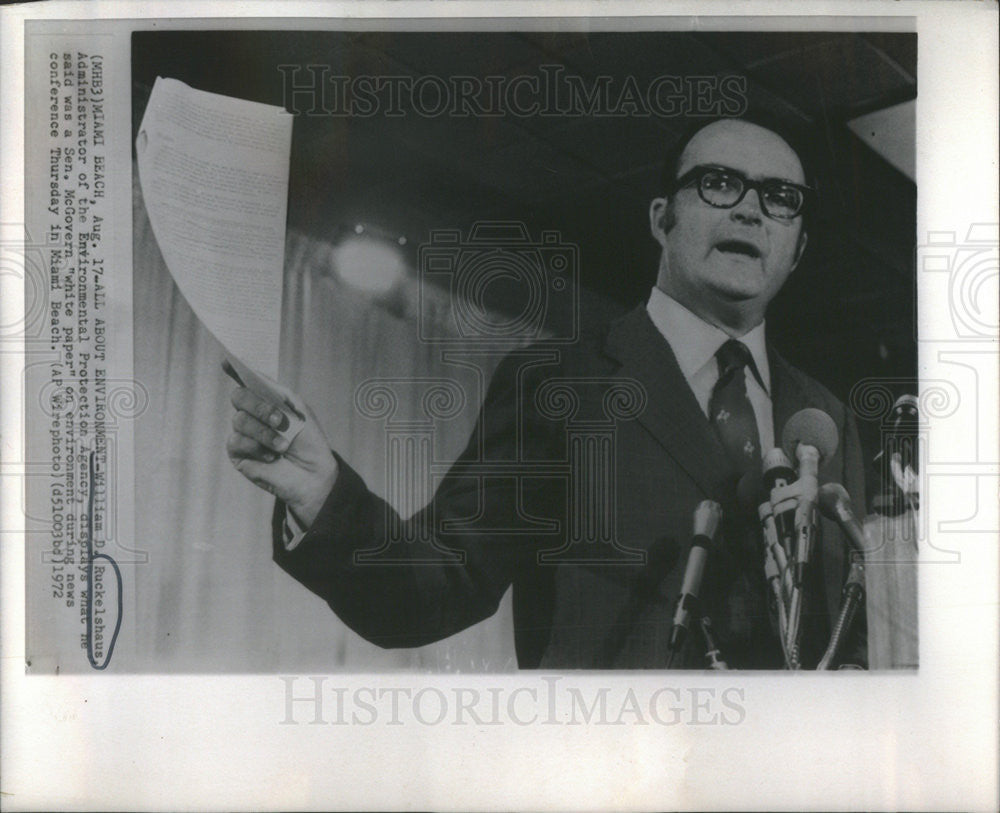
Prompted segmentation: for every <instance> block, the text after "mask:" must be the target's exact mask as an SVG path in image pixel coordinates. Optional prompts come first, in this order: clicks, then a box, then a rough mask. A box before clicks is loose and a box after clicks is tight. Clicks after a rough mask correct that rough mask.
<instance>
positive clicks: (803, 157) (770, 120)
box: [660, 110, 817, 226]
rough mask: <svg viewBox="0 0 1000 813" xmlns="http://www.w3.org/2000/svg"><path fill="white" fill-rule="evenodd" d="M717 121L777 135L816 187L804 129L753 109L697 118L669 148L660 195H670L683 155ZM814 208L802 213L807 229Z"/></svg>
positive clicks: (812, 159) (812, 185)
mask: <svg viewBox="0 0 1000 813" xmlns="http://www.w3.org/2000/svg"><path fill="white" fill-rule="evenodd" d="M717 121H745V122H747V123H749V124H756V125H757V126H758V127H762V128H764V129H765V130H770V131H771V132H772V133H774V134H775V135H777V136H779V137H781V138H782V139H783V140H784V141H785V143H786V144H788V146H789V147H791V148H792V150H793V151H794V152H795V154H796V155H797V156H798V157H799V161H800V163H801V164H802V171H803V173H804V177H805V179H806V185H807V186H810V187H812V188H813V189H816V188H817V187H816V177H815V174H814V157H813V155H812V150H811V149H810V139H808V138H807V137H806V134H805V131H804V129H803V128H802V127H801V126H798V125H796V124H793V123H792V122H790V121H788V120H786V119H783V118H781V117H779V116H775V115H773V114H771V113H767V112H765V111H761V110H754V111H748V112H746V113H744V114H743V115H741V116H713V117H711V118H704V119H697V120H695V121H694V122H692V123H691V124H690V125H689V126H688V127H687V129H685V130H684V132H683V133H681V135H680V137H679V138H678V139H677V140H676V141H675V142H674V143H673V144H671V145H670V147H669V149H668V150H667V152H666V155H665V156H664V159H663V168H662V171H661V173H660V192H661V194H668V193H670V192H672V191H673V185H674V181H676V180H677V173H678V169H679V168H680V162H681V156H682V155H683V154H684V150H686V149H687V146H688V144H690V143H691V140H692V139H693V138H694V137H695V136H696V135H698V133H700V132H701V131H702V130H704V129H705V128H706V127H708V126H709V125H710V124H715V123H716V122H717ZM814 198H815V196H814ZM810 203H811V204H812V207H814V206H815V205H816V201H815V199H814V200H812V201H810ZM812 207H810V206H808V205H807V206H806V209H805V211H804V212H803V215H802V224H803V226H808V225H809V220H810V218H811V216H813V215H815V211H812V212H810V208H812Z"/></svg>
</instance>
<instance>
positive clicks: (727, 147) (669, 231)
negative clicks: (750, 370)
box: [650, 120, 805, 331]
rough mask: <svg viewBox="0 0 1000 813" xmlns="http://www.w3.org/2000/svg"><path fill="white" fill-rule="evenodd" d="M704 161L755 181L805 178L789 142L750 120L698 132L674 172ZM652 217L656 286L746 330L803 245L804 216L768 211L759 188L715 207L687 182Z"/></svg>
mask: <svg viewBox="0 0 1000 813" xmlns="http://www.w3.org/2000/svg"><path fill="white" fill-rule="evenodd" d="M703 164H711V165H716V166H723V167H728V168H730V169H735V170H739V171H740V172H742V173H743V174H744V175H745V176H746V177H748V178H750V179H751V180H760V179H763V178H780V179H782V180H786V181H791V182H793V183H797V184H804V183H805V178H804V173H803V170H802V164H801V162H800V161H799V158H798V156H797V155H796V154H795V152H794V151H793V150H792V148H791V147H789V146H788V144H787V143H786V142H785V141H784V140H783V139H782V138H781V137H780V136H778V135H777V134H775V133H773V132H771V131H770V130H765V129H764V128H762V127H758V126H757V125H755V124H751V123H749V122H745V121H738V120H733V121H719V122H715V123H713V124H710V125H709V126H708V127H706V128H705V129H704V130H701V131H700V132H698V133H697V134H696V135H695V137H694V138H693V139H692V140H691V142H690V143H689V144H688V145H687V147H686V149H685V150H684V153H683V154H682V155H681V159H680V165H679V167H678V172H677V177H680V176H681V175H683V174H684V173H685V172H687V171H688V170H689V169H692V168H693V167H696V166H699V165H703ZM650 218H651V226H652V229H653V234H654V236H655V237H656V239H657V240H658V241H659V243H660V244H661V245H662V246H663V258H662V260H661V264H660V273H659V279H658V280H657V284H658V285H659V287H660V288H662V289H663V290H664V291H665V292H666V293H668V294H669V295H671V296H672V297H673V298H674V299H676V300H677V301H678V302H680V303H681V304H682V305H684V306H685V307H687V308H688V309H689V310H691V311H693V312H694V313H696V314H698V315H699V316H701V317H702V318H703V319H705V320H706V321H709V322H711V323H713V324H717V325H719V326H720V327H724V328H725V327H729V328H735V329H737V330H740V331H745V330H749V329H750V328H752V327H754V326H755V325H756V324H758V323H759V322H760V321H761V320H762V319H763V318H764V311H765V310H766V308H767V305H768V303H769V302H770V301H771V300H772V299H773V298H774V296H775V295H776V294H777V293H778V291H779V290H780V289H781V286H782V285H783V284H784V283H785V280H786V279H787V278H788V275H789V274H791V272H792V269H794V268H795V266H796V264H797V263H798V261H799V257H800V256H801V255H802V250H803V249H804V248H805V232H803V230H802V217H801V216H799V217H796V218H794V219H792V220H776V219H774V218H772V217H769V216H768V215H766V214H764V211H763V209H762V208H761V205H760V198H759V197H758V192H757V190H755V189H751V190H748V191H747V192H746V194H745V195H744V197H743V200H741V201H740V202H739V203H738V204H737V205H736V206H734V207H733V208H731V209H718V208H715V207H713V206H710V205H709V204H707V203H705V202H704V201H703V200H702V199H701V198H700V197H699V195H698V190H697V189H696V188H695V187H694V186H689V187H686V188H684V189H680V190H678V191H677V192H676V193H675V194H674V199H673V200H672V201H667V200H666V199H665V198H657V199H656V200H654V201H653V203H652V206H651V207H650ZM671 223H672V225H671Z"/></svg>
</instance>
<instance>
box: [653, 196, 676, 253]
mask: <svg viewBox="0 0 1000 813" xmlns="http://www.w3.org/2000/svg"><path fill="white" fill-rule="evenodd" d="M673 225H674V212H673V207H672V206H671V205H670V201H669V200H667V199H666V198H653V200H652V201H651V202H650V204H649V231H650V233H651V234H652V235H653V238H654V239H655V240H656V242H657V243H659V244H660V245H661V246H663V245H665V244H666V239H667V232H668V231H670V229H671V228H672V227H673Z"/></svg>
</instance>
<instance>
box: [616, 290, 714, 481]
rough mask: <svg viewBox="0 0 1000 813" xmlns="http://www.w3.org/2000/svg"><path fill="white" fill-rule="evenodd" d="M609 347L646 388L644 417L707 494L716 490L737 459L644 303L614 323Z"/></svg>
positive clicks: (627, 372) (622, 371)
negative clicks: (710, 420) (728, 451)
mask: <svg viewBox="0 0 1000 813" xmlns="http://www.w3.org/2000/svg"><path fill="white" fill-rule="evenodd" d="M605 352H606V353H607V354H608V355H609V356H611V357H612V358H614V359H616V360H617V361H618V362H619V363H620V364H621V369H620V371H619V374H620V375H621V376H623V377H626V378H633V379H635V380H637V381H639V382H640V383H641V384H642V385H643V387H644V388H645V390H646V393H647V396H648V398H647V403H646V408H645V410H644V411H643V412H642V414H641V415H640V416H639V419H638V420H639V421H640V423H642V425H643V426H645V427H646V429H647V430H649V432H650V433H651V434H652V435H653V437H654V438H656V440H657V441H658V442H659V443H660V444H661V445H662V446H663V447H664V448H665V449H666V450H667V452H668V453H669V454H670V455H671V456H672V457H673V458H674V459H675V460H676V461H677V463H678V464H679V465H680V466H681V467H682V468H683V469H684V470H685V471H686V472H687V473H688V474H689V475H690V476H691V478H692V479H693V480H694V481H695V482H696V483H697V484H698V485H699V486H700V487H701V489H702V490H703V491H704V492H705V493H706V494H707V495H715V494H717V493H718V491H719V488H720V486H721V484H722V483H723V482H724V481H725V480H726V479H727V476H728V474H730V473H731V468H732V464H731V463H730V461H729V459H728V458H727V457H726V453H725V451H724V450H723V448H722V444H721V443H720V442H719V439H718V438H717V437H716V435H715V432H713V431H712V427H711V426H710V425H709V423H708V419H707V418H706V417H705V414H704V413H703V412H702V411H701V407H700V406H699V405H698V401H697V399H696V398H695V397H694V393H693V392H692V391H691V388H690V387H689V386H688V383H687V381H686V380H685V379H684V375H683V373H681V370H680V367H679V366H678V364H677V359H676V358H675V357H674V354H673V351H672V350H671V349H670V345H669V344H667V341H666V340H665V339H664V338H663V336H662V335H661V334H660V332H659V331H658V330H657V329H656V326H655V325H654V324H653V322H652V320H651V319H650V318H649V315H648V314H647V312H646V309H645V307H643V306H639V307H637V308H636V309H635V310H633V311H631V312H630V313H628V314H627V315H626V316H624V317H623V318H622V319H620V320H619V321H618V322H616V323H615V324H613V325H612V327H611V330H610V332H609V334H608V339H607V344H606V345H605Z"/></svg>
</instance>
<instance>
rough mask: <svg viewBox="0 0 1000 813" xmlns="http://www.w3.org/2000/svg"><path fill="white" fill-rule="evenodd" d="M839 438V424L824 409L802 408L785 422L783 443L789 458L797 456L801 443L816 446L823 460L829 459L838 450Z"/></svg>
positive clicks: (782, 435)
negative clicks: (796, 452) (796, 451)
mask: <svg viewBox="0 0 1000 813" xmlns="http://www.w3.org/2000/svg"><path fill="white" fill-rule="evenodd" d="M838 442H839V438H838V435H837V424H835V423H834V422H833V418H831V417H830V416H829V415H827V414H826V413H825V412H824V411H823V410H822V409H815V408H813V407H807V408H806V409H800V410H799V411H798V412H796V413H795V414H794V415H792V417H791V418H789V419H788V423H786V424H785V429H784V431H783V432H782V433H781V445H782V447H784V450H785V453H786V454H787V455H788V457H789V458H794V457H795V450H796V449H797V448H798V447H799V445H800V444H802V445H806V446H812V447H814V448H815V449H816V450H817V451H818V452H819V456H820V459H821V460H827V459H829V458H830V457H831V456H832V455H833V453H834V452H836V451H837V444H838Z"/></svg>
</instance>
